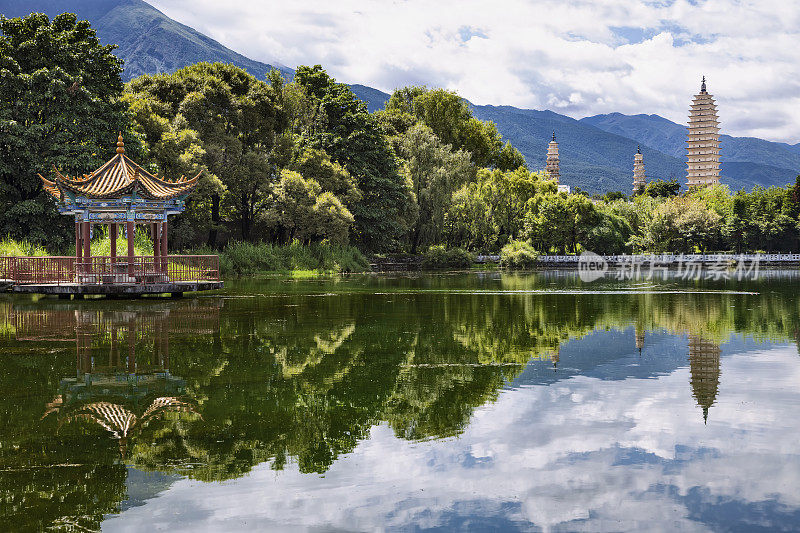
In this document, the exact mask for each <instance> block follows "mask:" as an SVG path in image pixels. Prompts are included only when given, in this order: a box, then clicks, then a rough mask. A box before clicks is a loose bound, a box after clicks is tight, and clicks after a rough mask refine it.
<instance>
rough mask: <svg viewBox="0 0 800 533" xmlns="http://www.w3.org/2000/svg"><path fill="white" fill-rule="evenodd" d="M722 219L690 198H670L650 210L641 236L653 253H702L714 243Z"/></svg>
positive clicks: (702, 204)
mask: <svg viewBox="0 0 800 533" xmlns="http://www.w3.org/2000/svg"><path fill="white" fill-rule="evenodd" d="M720 220H721V217H720V216H719V215H718V214H717V213H716V212H714V211H712V210H710V209H708V208H707V207H706V206H705V204H704V203H703V202H701V201H699V200H697V199H696V198H693V197H684V198H672V199H669V200H667V201H665V202H664V203H662V204H660V205H659V206H658V207H656V209H655V210H654V211H653V217H652V219H651V220H650V221H649V223H648V225H647V227H646V230H645V235H644V243H645V246H646V247H647V249H649V250H651V251H654V252H694V251H695V249H696V248H699V249H700V250H701V251H705V249H706V248H707V247H708V246H709V245H710V244H711V243H713V242H715V241H716V239H717V238H718V235H719V232H720V225H719V224H720Z"/></svg>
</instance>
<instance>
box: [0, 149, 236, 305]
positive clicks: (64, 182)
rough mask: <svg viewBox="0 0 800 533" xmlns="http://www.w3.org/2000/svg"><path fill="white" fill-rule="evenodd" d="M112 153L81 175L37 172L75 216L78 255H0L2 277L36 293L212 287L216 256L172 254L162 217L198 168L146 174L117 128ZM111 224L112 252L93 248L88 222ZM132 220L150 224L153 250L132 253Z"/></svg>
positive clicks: (176, 204)
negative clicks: (96, 252) (121, 247)
mask: <svg viewBox="0 0 800 533" xmlns="http://www.w3.org/2000/svg"><path fill="white" fill-rule="evenodd" d="M116 152H117V153H116V155H114V157H113V158H111V160H109V161H108V162H107V163H105V164H104V165H103V166H101V167H100V168H98V169H97V170H95V171H94V172H91V173H90V174H85V175H84V176H83V177H75V178H72V177H68V176H64V175H63V174H61V172H59V171H58V169H54V178H53V180H50V179H47V178H45V177H43V176H41V175H39V177H40V178H41V180H42V184H43V185H44V189H45V191H47V193H49V194H50V195H51V196H52V197H53V198H55V200H56V202H57V206H58V210H59V212H60V213H61V214H64V215H70V216H73V217H74V218H75V256H74V257H44V258H34V257H29V258H0V260H2V261H0V278H6V279H8V280H10V281H11V282H12V283H13V290H15V291H17V292H38V293H40V294H59V295H69V294H75V295H82V294H89V293H93V294H114V293H117V294H119V293H127V294H143V293H165V292H170V293H173V294H182V293H183V291H195V290H206V289H214V288H219V287H221V286H222V283H221V282H220V281H219V266H218V265H219V258H218V257H217V256H171V255H169V254H168V249H167V218H168V217H169V215H174V214H177V213H181V212H182V211H183V210H184V208H185V207H186V204H185V201H186V198H187V196H188V195H189V194H190V193H191V192H192V190H194V189H195V187H196V186H197V182H198V179H199V177H200V174H198V175H197V176H195V177H193V178H191V179H187V178H185V177H181V178H179V179H176V180H168V179H164V178H160V177H158V176H156V175H153V174H151V173H150V172H148V171H147V170H145V169H144V168H142V167H141V166H139V165H138V164H137V163H135V162H134V161H132V160H131V159H130V158H129V157H128V156H126V155H125V144H124V143H123V140H122V135H121V134H120V136H119V139H118V141H117V150H116ZM97 225H102V226H107V227H108V234H109V237H110V241H111V250H110V253H111V255H110V256H108V257H98V256H94V257H93V256H92V252H91V246H90V240H91V235H92V228H93V226H97ZM137 226H145V227H147V228H149V230H150V235H151V236H152V239H153V255H152V256H137V255H136V253H135V249H134V235H135V230H136V227H137ZM120 227H121V228H122V234H123V235H124V238H126V239H127V241H128V243H127V254H126V256H122V257H117V238H118V236H119V234H120V231H119V230H120Z"/></svg>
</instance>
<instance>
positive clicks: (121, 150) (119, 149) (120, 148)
mask: <svg viewBox="0 0 800 533" xmlns="http://www.w3.org/2000/svg"><path fill="white" fill-rule="evenodd" d="M117 153H118V154H124V153H125V143H124V142H122V132H119V137H117Z"/></svg>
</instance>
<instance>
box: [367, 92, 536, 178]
mask: <svg viewBox="0 0 800 533" xmlns="http://www.w3.org/2000/svg"><path fill="white" fill-rule="evenodd" d="M409 115H410V116H413V117H416V119H417V120H418V121H420V122H422V123H423V124H425V125H426V126H428V127H429V128H431V129H432V130H433V132H434V133H435V134H436V136H437V137H439V139H441V140H442V142H443V143H444V144H449V145H451V146H452V148H453V150H456V151H457V150H464V151H466V152H469V153H470V155H471V158H472V162H473V163H474V164H475V165H476V166H478V167H492V168H499V169H500V170H504V171H506V170H516V169H517V168H519V167H520V166H523V165H524V164H525V158H524V157H523V156H522V154H521V153H520V152H519V151H518V150H517V149H515V148H514V147H513V146H511V145H510V144H509V143H506V144H505V145H503V142H502V138H501V136H500V133H498V131H497V126H496V125H495V124H494V123H493V122H484V121H482V120H478V119H477V118H475V117H474V116H472V110H471V109H470V107H469V104H468V103H467V102H466V100H464V99H463V98H461V97H460V96H458V95H457V94H456V93H454V92H452V91H446V90H444V89H428V88H426V87H404V88H402V89H397V90H395V91H394V93H392V96H391V97H390V98H389V101H388V102H387V103H386V111H385V114H384V115H383V117H384V118H385V119H387V120H388V121H390V122H393V124H395V125H396V126H400V127H402V125H403V124H404V121H403V120H402V119H401V117H408V116H409ZM399 133H403V131H399Z"/></svg>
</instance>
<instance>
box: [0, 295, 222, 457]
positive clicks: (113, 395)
mask: <svg viewBox="0 0 800 533" xmlns="http://www.w3.org/2000/svg"><path fill="white" fill-rule="evenodd" d="M198 302H200V301H194V302H180V303H174V302H171V303H170V304H166V305H155V304H154V305H152V306H147V307H138V308H137V307H135V306H131V307H126V308H123V309H119V308H114V310H106V309H105V308H102V307H100V308H93V307H91V306H81V307H78V308H76V307H74V306H73V305H72V304H67V305H66V306H64V307H60V306H54V307H52V308H41V307H32V308H30V309H25V308H21V309H20V308H15V309H14V310H13V312H12V316H11V322H12V323H13V325H14V329H15V333H16V338H17V339H18V340H37V341H41V340H51V341H71V340H72V339H74V342H75V346H76V375H75V376H69V377H66V378H64V379H62V380H61V384H60V387H59V394H57V395H56V397H55V398H54V399H53V400H52V401H51V402H50V403H49V404H47V406H46V410H45V412H44V415H43V416H42V418H45V417H48V416H51V415H55V416H57V417H58V422H59V427H61V426H62V425H63V424H66V423H70V422H76V421H84V422H90V423H93V424H96V425H99V426H101V427H102V428H104V429H105V430H106V431H108V433H109V434H110V435H111V437H112V438H114V439H116V440H118V441H119V447H120V452H121V454H122V456H123V457H125V454H126V450H127V445H128V440H129V438H131V437H133V436H135V435H136V434H137V433H138V432H139V431H141V429H142V428H144V427H145V426H146V425H147V424H148V423H149V422H150V421H152V420H154V419H156V418H158V417H159V416H160V415H162V414H163V413H165V412H168V411H189V412H193V411H194V410H193V407H192V405H191V403H189V402H187V401H186V400H184V399H183V398H182V396H183V393H184V389H185V381H184V380H183V379H182V378H180V377H177V376H173V375H172V374H171V373H170V371H169V363H170V357H169V336H170V333H184V334H192V335H196V334H198V333H206V334H210V333H215V332H218V331H219V303H218V301H216V300H206V301H202V304H201V303H198ZM137 349H138V354H137Z"/></svg>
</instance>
